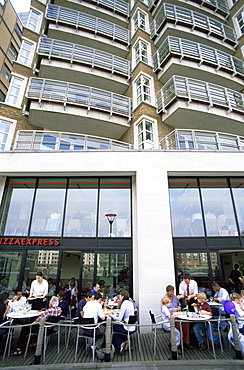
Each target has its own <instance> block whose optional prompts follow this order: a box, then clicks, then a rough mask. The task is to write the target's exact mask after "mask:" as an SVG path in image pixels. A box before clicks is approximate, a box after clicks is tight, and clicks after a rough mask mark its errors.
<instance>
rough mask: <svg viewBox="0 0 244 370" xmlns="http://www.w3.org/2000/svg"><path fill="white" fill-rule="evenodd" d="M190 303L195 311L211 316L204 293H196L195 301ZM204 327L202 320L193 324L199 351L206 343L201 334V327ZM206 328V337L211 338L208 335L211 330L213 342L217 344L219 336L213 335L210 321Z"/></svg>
mask: <svg viewBox="0 0 244 370" xmlns="http://www.w3.org/2000/svg"><path fill="white" fill-rule="evenodd" d="M192 305H193V306H194V308H196V311H198V312H199V313H200V314H201V315H208V316H209V317H211V316H212V310H211V307H210V306H209V304H208V303H207V297H206V294H205V293H198V294H197V303H193V304H192ZM204 327H205V323H204V322H197V323H196V324H195V325H194V326H193V331H194V334H195V337H196V338H197V341H198V345H199V351H203V350H204V349H205V348H206V344H205V343H204V339H203V337H202V335H201V332H202V329H203V328H204ZM206 328H207V335H208V338H209V339H210V340H211V335H210V330H211V332H212V336H213V342H214V344H218V345H219V344H220V341H219V336H218V335H214V328H213V324H212V323H211V324H210V325H207V326H206ZM210 328H211V329H210Z"/></svg>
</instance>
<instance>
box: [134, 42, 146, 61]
mask: <svg viewBox="0 0 244 370" xmlns="http://www.w3.org/2000/svg"><path fill="white" fill-rule="evenodd" d="M148 54H149V53H148V44H147V43H146V42H144V41H142V40H139V41H138V42H137V44H136V46H135V61H136V64H138V63H139V62H144V63H148V62H149V57H148Z"/></svg>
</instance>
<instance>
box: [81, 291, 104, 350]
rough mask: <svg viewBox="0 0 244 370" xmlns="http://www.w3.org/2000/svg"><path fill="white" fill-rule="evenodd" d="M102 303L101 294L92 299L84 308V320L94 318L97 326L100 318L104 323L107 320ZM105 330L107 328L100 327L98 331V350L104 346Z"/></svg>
mask: <svg viewBox="0 0 244 370" xmlns="http://www.w3.org/2000/svg"><path fill="white" fill-rule="evenodd" d="M101 302H102V296H101V294H99V293H97V294H96V295H95V298H94V299H93V300H92V299H91V300H90V301H88V302H87V303H86V304H85V306H84V307H83V312H84V314H83V317H84V319H86V318H93V319H94V323H95V324H97V322H98V319H99V318H100V319H101V320H102V321H103V320H105V316H104V313H103V309H102V305H101ZM80 317H81V316H80ZM81 320H82V317H81ZM88 330H89V329H87V331H88ZM105 330H106V328H105V326H104V325H100V327H99V328H97V329H96V348H97V349H100V348H102V346H103V343H104V333H105ZM90 332H91V330H90ZM91 335H93V334H91Z"/></svg>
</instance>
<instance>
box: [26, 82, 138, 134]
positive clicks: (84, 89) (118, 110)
mask: <svg viewBox="0 0 244 370" xmlns="http://www.w3.org/2000/svg"><path fill="white" fill-rule="evenodd" d="M27 99H28V101H27V106H26V109H27V111H28V110H29V111H30V116H31V120H32V122H34V123H35V125H37V126H40V127H43V128H46V129H50V130H53V129H55V130H57V131H66V130H67V128H68V130H69V131H73V132H77V133H84V134H88V135H90V134H94V133H96V134H97V135H98V136H107V137H109V138H114V139H119V138H120V136H121V135H123V134H124V133H125V132H126V131H127V130H128V128H129V127H130V123H129V122H130V120H131V116H132V109H131V99H130V98H127V97H125V96H123V95H119V94H115V93H111V92H109V91H105V90H100V89H97V88H93V87H89V86H85V85H78V84H73V83H68V82H64V81H58V80H50V79H41V78H31V79H30V83H29V86H28V89H27Z"/></svg>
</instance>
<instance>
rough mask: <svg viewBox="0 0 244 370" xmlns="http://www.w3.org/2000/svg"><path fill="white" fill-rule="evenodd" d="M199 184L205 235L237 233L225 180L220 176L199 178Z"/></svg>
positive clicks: (233, 234) (232, 234) (231, 234)
mask: <svg viewBox="0 0 244 370" xmlns="http://www.w3.org/2000/svg"><path fill="white" fill-rule="evenodd" d="M200 186H201V193H202V200H203V212H204V219H205V224H206V232H207V235H208V236H219V235H221V236H236V235H238V231H237V226H236V220H235V215H234V209H233V203H232V200H231V194H230V189H229V188H227V186H228V185H227V180H226V179H221V178H205V179H200Z"/></svg>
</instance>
